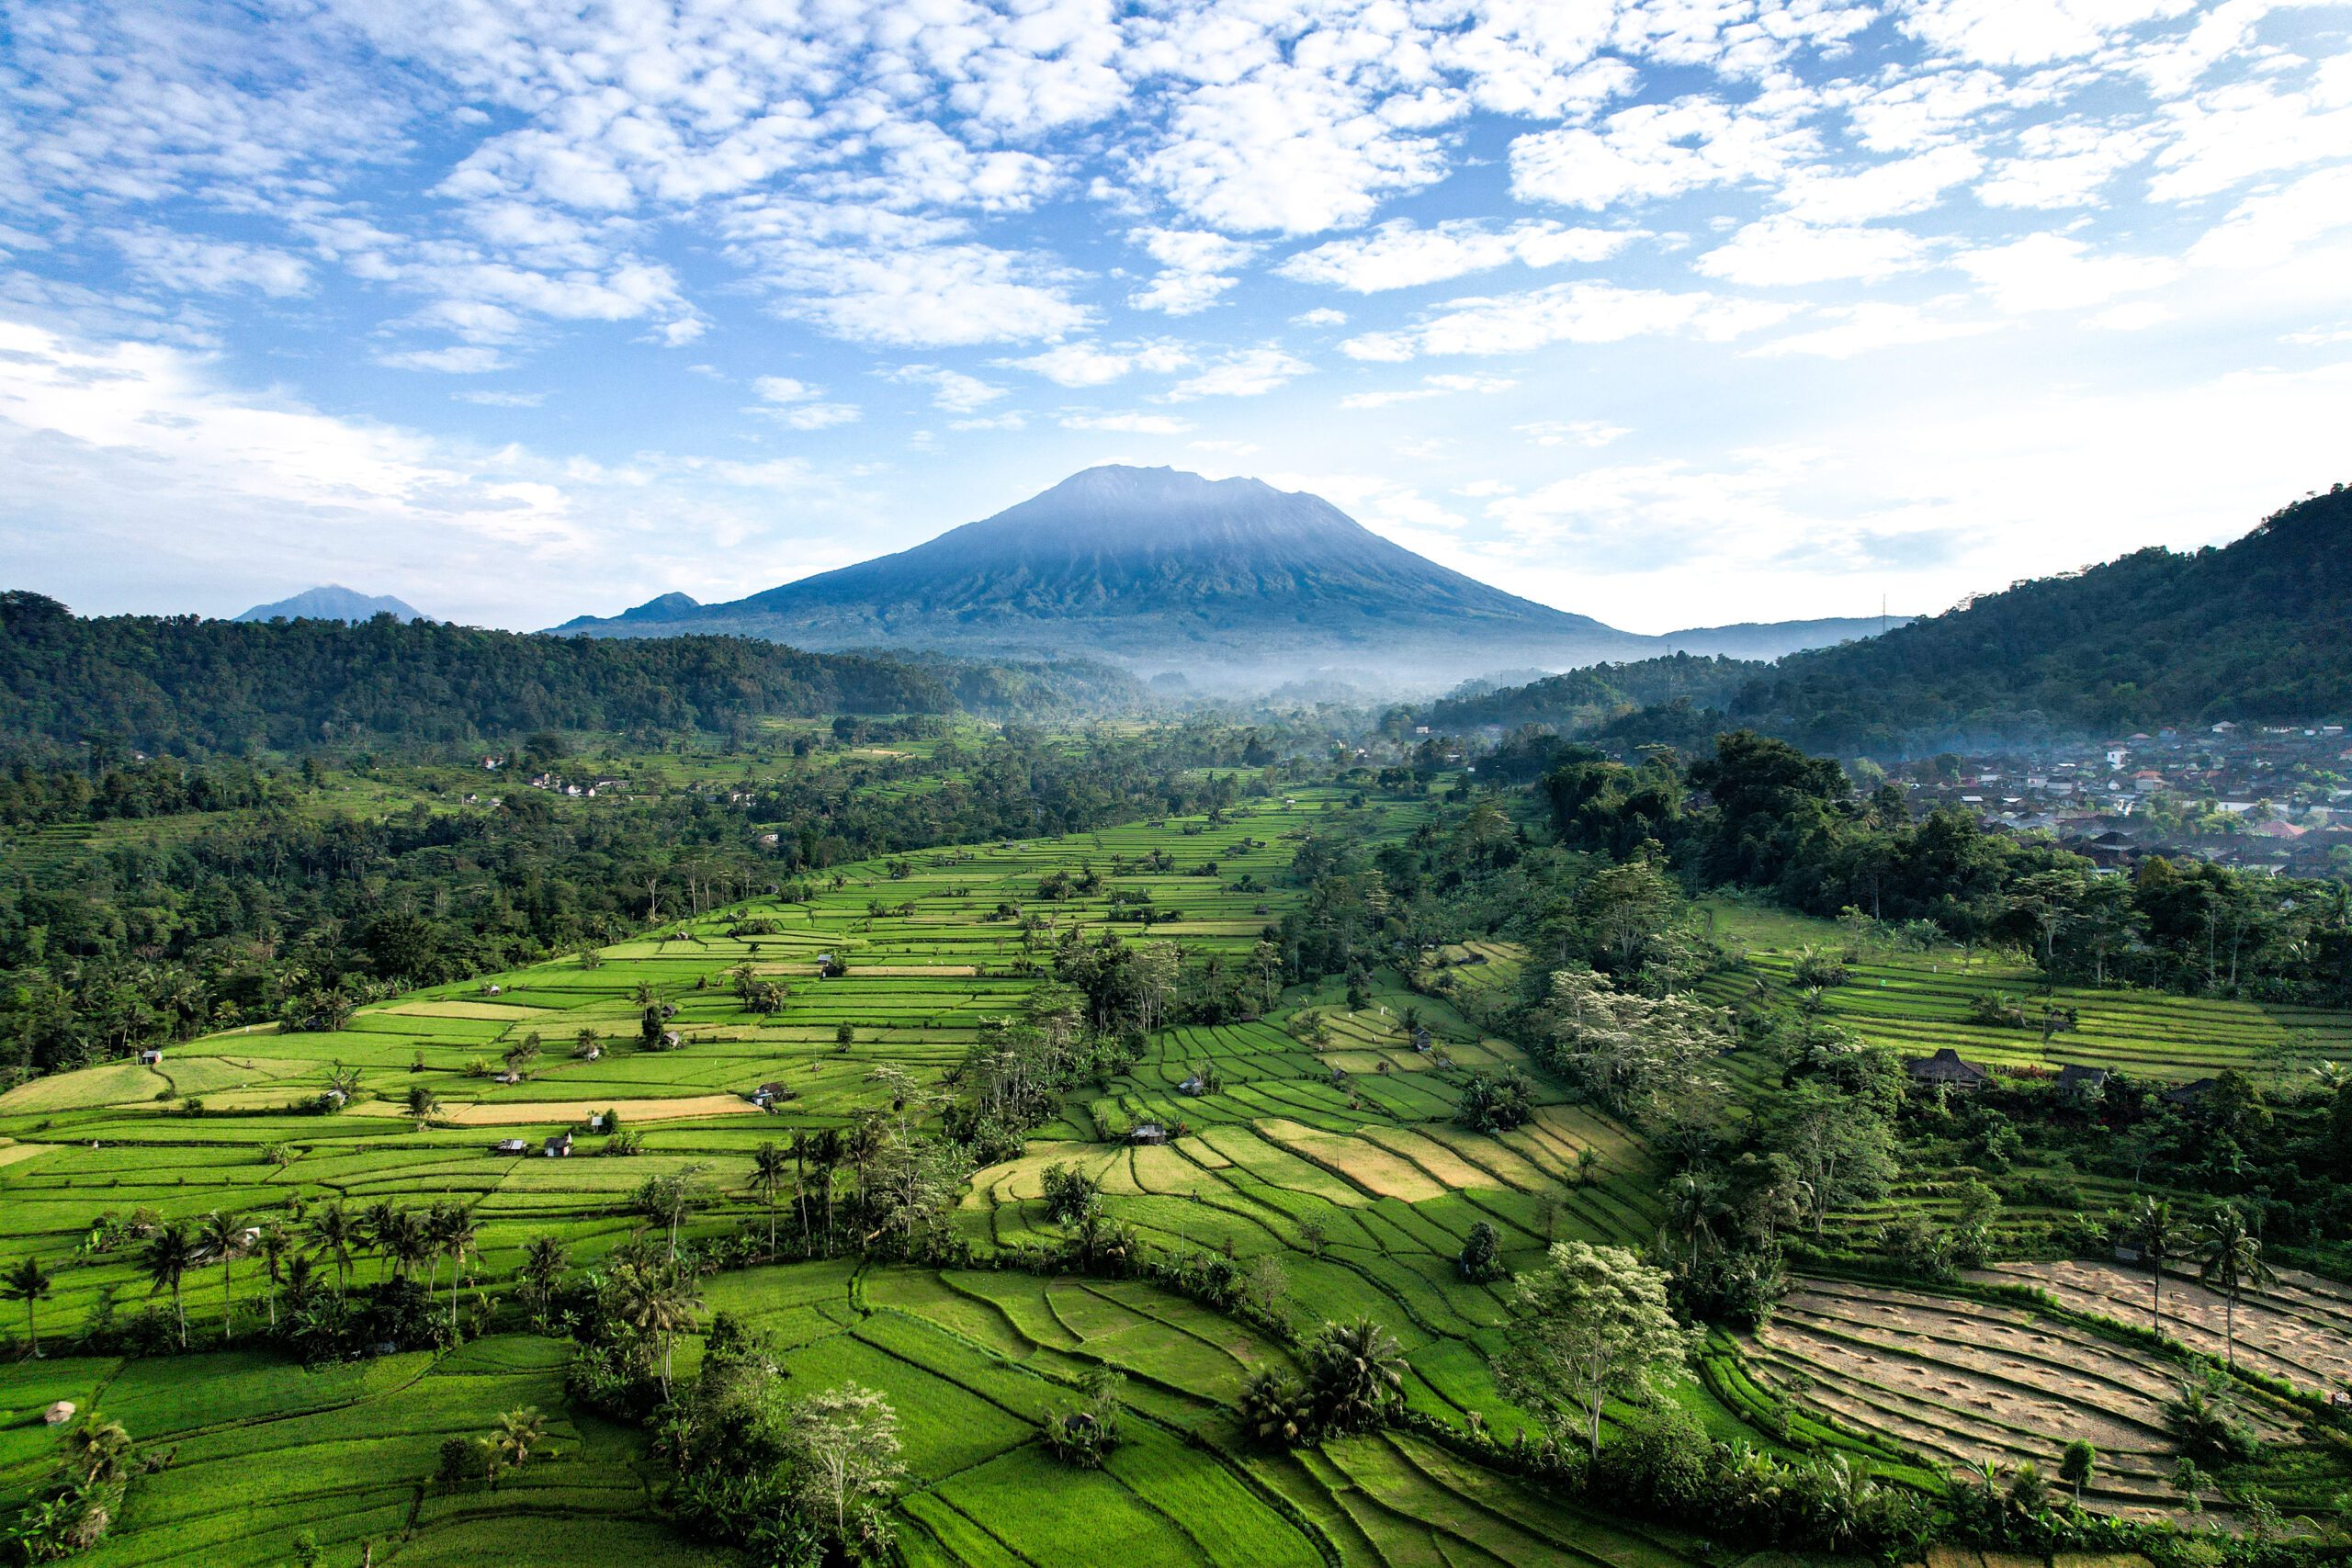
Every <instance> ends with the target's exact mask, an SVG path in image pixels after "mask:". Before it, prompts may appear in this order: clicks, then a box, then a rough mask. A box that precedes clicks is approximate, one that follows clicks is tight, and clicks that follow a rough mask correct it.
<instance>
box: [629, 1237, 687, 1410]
mask: <svg viewBox="0 0 2352 1568" xmlns="http://www.w3.org/2000/svg"><path fill="white" fill-rule="evenodd" d="M614 1283H615V1284H616V1285H618V1286H619V1288H620V1301H619V1309H620V1315H621V1319H622V1321H623V1322H625V1323H627V1324H628V1325H629V1326H630V1327H632V1328H635V1329H636V1330H637V1331H638V1332H639V1333H640V1334H650V1335H652V1336H653V1337H654V1338H655V1339H656V1340H658V1341H659V1342H660V1343H661V1346H662V1398H664V1399H667V1398H669V1397H670V1348H671V1341H672V1340H673V1339H674V1338H675V1337H677V1336H678V1335H679V1334H681V1333H692V1332H693V1330H694V1326H695V1314H697V1313H699V1312H701V1311H702V1298H701V1297H700V1296H698V1295H696V1294H695V1287H694V1280H693V1279H692V1278H691V1277H689V1276H685V1275H683V1274H681V1273H680V1272H679V1271H678V1270H677V1269H652V1268H648V1267H645V1266H643V1265H637V1264H631V1265H627V1266H624V1267H623V1268H621V1269H618V1270H616V1272H615V1275H614Z"/></svg>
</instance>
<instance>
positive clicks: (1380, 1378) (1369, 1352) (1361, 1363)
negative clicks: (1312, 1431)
mask: <svg viewBox="0 0 2352 1568" xmlns="http://www.w3.org/2000/svg"><path fill="white" fill-rule="evenodd" d="M1306 1396H1307V1399H1308V1401H1309V1402H1310V1404H1312V1405H1313V1407H1314V1412H1315V1418H1316V1420H1317V1424H1318V1425H1320V1426H1321V1427H1322V1428H1323V1429H1324V1430H1325V1431H1330V1432H1362V1431H1366V1430H1369V1429H1370V1428H1371V1427H1375V1426H1377V1425H1379V1423H1380V1422H1381V1421H1382V1420H1383V1419H1384V1418H1385V1417H1386V1416H1387V1415H1388V1414H1389V1413H1390V1412H1391V1411H1393V1410H1394V1409H1396V1408H1397V1406H1398V1405H1400V1404H1403V1403H1404V1401H1405V1352H1404V1349H1403V1348H1402V1347H1400V1346H1399V1345H1398V1344H1397V1340H1396V1338H1395V1337H1393V1336H1392V1335H1390V1334H1389V1332H1388V1331H1387V1330H1386V1329H1385V1328H1383V1327H1381V1326H1380V1325H1378V1324H1376V1323H1374V1322H1373V1321H1372V1319H1370V1318H1368V1317H1366V1318H1359V1319H1358V1320H1356V1321H1355V1322H1354V1323H1351V1324H1339V1323H1327V1324H1325V1325H1323V1327H1322V1330H1321V1332H1319V1333H1317V1335H1316V1337H1314V1339H1313V1340H1311V1341H1310V1342H1309V1343H1308V1344H1307V1347H1306Z"/></svg>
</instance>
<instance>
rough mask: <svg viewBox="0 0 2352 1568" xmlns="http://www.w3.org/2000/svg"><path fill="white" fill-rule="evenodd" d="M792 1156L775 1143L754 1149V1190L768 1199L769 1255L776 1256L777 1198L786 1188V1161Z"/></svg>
mask: <svg viewBox="0 0 2352 1568" xmlns="http://www.w3.org/2000/svg"><path fill="white" fill-rule="evenodd" d="M790 1157H791V1156H788V1155H786V1153H785V1152H784V1150H782V1149H781V1148H778V1147H777V1146H776V1145H775V1144H774V1143H765V1144H762V1145H760V1146H759V1147H758V1148H756V1149H753V1150H752V1191H754V1192H756V1193H758V1194H759V1195H760V1196H761V1197H762V1198H764V1199H765V1200H767V1205H768V1256H769V1257H770V1258H774V1257H775V1200H776V1195H777V1194H778V1193H780V1192H782V1191H783V1190H784V1181H785V1173H786V1161H787V1160H788V1159H789V1158H790Z"/></svg>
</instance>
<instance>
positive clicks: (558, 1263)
mask: <svg viewBox="0 0 2352 1568" xmlns="http://www.w3.org/2000/svg"><path fill="white" fill-rule="evenodd" d="M569 1268H571V1258H570V1256H569V1255H568V1254H566V1253H565V1251H564V1247H563V1243H562V1241H561V1240H560V1239H559V1238H558V1237H555V1236H551V1235H535V1236H533V1237H532V1238H531V1239H530V1240H529V1241H528V1242H526V1244H525V1245H524V1247H523V1269H522V1280H523V1299H524V1300H525V1301H526V1302H527V1303H530V1308H531V1319H532V1321H533V1322H534V1323H536V1324H537V1325H539V1326H540V1327H541V1328H545V1327H546V1326H547V1325H548V1307H549V1306H550V1305H551V1304H553V1303H554V1301H555V1289H556V1286H557V1285H559V1284H560V1283H561V1282H562V1280H563V1275H564V1270H566V1269H569Z"/></svg>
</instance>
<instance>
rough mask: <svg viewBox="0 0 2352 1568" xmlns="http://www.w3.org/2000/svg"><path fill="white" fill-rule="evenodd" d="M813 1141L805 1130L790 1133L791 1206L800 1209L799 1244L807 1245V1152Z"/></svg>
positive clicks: (804, 1249)
mask: <svg viewBox="0 0 2352 1568" xmlns="http://www.w3.org/2000/svg"><path fill="white" fill-rule="evenodd" d="M814 1146H815V1145H814V1142H813V1140H811V1139H810V1137H809V1134H807V1133H805V1132H801V1133H795V1134H792V1206H793V1207H794V1208H796V1209H797V1210H799V1211H800V1246H801V1248H802V1250H803V1251H806V1250H807V1249H808V1246H809V1150H810V1149H811V1148H812V1147H814Z"/></svg>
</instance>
